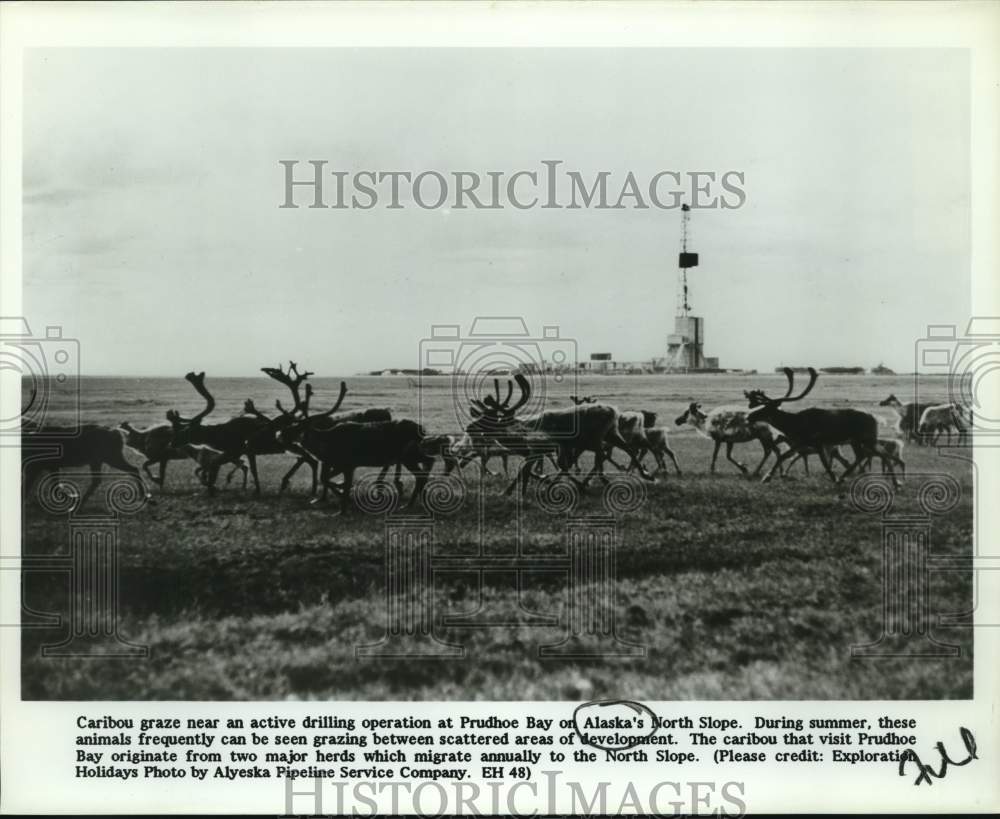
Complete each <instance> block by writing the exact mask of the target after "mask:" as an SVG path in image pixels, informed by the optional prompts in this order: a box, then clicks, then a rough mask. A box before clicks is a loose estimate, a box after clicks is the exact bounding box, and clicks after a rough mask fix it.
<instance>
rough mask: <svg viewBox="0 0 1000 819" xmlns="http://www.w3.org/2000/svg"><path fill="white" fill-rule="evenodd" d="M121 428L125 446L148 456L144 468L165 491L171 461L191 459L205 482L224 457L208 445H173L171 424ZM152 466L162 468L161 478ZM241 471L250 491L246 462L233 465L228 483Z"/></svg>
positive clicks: (127, 424) (124, 424) (196, 474)
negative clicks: (218, 461)
mask: <svg viewBox="0 0 1000 819" xmlns="http://www.w3.org/2000/svg"><path fill="white" fill-rule="evenodd" d="M118 429H120V430H121V431H122V432H123V433H124V435H125V446H127V447H128V448H129V449H134V450H135V451H136V452H138V453H140V454H142V455H145V456H146V462H145V463H144V464H143V465H142V469H143V471H144V472H145V473H146V474H147V475H149V479H150V480H151V481H152V482H153V483H155V484H156V485H157V486H159V487H161V488H162V487H163V483H164V481H165V479H166V475H167V462H168V461H185V460H187V459H189V458H190V459H191V460H193V461H194V462H195V463H196V464H197V466H196V467H195V476H196V477H197V478H198V479H199V480H200V481H201V482H202V483H204V482H205V476H206V475H207V474H208V467H209V466H211V465H213V464H214V462H215V460H216V459H218V458H219V456H221V455H222V453H221V452H219V450H217V449H212V448H211V447H208V446H204V445H198V444H185V445H183V446H180V447H174V446H171V443H172V442H173V437H174V430H173V427H172V426H171V425H170V424H156V425H155V426H151V427H147V428H146V429H136V428H135V427H134V426H132V425H131V424H130V423H129V422H128V421H122V422H121V423H120V424H119V425H118ZM150 464H159V465H160V474H159V476H156V475H154V474H153V473H152V472H151V471H150V469H149V466H150ZM239 470H242V471H243V488H244V489H246V485H247V465H246V463H245V462H243V461H242V459H241V460H239V461H238V462H236V463H234V464H233V468H232V469H231V470H230V472H229V475H228V476H227V477H226V484H227V485H228V484H229V482H230V481H232V479H233V475H235V474H236V472H237V471H239Z"/></svg>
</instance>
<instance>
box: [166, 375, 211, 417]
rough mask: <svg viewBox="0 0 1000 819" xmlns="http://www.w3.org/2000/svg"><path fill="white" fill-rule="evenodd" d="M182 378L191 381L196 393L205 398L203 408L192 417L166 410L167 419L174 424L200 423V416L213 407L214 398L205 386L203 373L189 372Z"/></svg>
mask: <svg viewBox="0 0 1000 819" xmlns="http://www.w3.org/2000/svg"><path fill="white" fill-rule="evenodd" d="M184 378H185V380H187V381H189V382H190V383H191V386H192V387H194V388H195V390H196V391H197V393H198V395H200V396H201V397H202V398H204V399H205V409H203V410H202V411H201V412H199V413H198V414H197V415H195V416H194V417H192V418H184V417H183V416H182V415H181V414H180V413H179V412H178V411H177V410H167V420H168V421H170V423H171V424H174V425H178V424H197V423H200V422H201V419H202V418H204V417H205V416H206V415H208V414H209V413H210V412H211V411H212V410H213V409H215V399H214V398H213V397H212V393H210V392H209V391H208V388H207V387H206V386H205V373H204V372H200V373H194V372H190V373H188V374H187V375H185V376H184Z"/></svg>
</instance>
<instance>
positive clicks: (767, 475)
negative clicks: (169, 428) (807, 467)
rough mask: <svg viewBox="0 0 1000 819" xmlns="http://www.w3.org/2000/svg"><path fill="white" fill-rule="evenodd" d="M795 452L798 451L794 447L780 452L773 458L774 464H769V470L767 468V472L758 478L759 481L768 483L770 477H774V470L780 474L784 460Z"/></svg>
mask: <svg viewBox="0 0 1000 819" xmlns="http://www.w3.org/2000/svg"><path fill="white" fill-rule="evenodd" d="M797 453H798V450H797V449H795V447H791V448H790V449H787V450H785V451H784V452H782V453H780V454H779V455H778V456H777V457H776V458H775V460H774V464H773V465H772V466H771V468H770V469H769V470H767V472H766V473H765V475H764V477H763V478H761V479H760V482H761V483H768V482H769V481H770V480H771V478H773V477H774V473H775V472H778V474H781V465H782V464H783V463H784V462H785V461H787V460H788V459H789V458H791V457H792V456H793V455H795V454H797Z"/></svg>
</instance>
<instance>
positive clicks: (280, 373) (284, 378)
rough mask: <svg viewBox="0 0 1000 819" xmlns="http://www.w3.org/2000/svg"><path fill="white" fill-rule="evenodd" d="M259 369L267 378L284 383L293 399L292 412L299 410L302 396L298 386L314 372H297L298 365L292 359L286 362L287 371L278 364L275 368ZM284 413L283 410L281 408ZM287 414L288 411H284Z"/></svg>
mask: <svg viewBox="0 0 1000 819" xmlns="http://www.w3.org/2000/svg"><path fill="white" fill-rule="evenodd" d="M260 371H261V372H262V373H264V374H265V375H266V376H267V377H268V378H273V379H274V380H275V381H277V382H278V383H279V384H284V385H285V386H286V387H288V390H289V391H290V392H291V393H292V398H293V399H294V401H295V406H294V407H292V413H295V412H299V411H301V409H302V398H301V397H300V396H299V386H300V385H301V384H302V382H303V381H305V380H306V379H307V378H309V376H310V375H314V373H312V372H310V371H308V370H307V371H306V372H303V373H300V372H299V367H298V365H297V364H296V363H295V362H294V361H289V362H288V371H287V372H286V371H285V370H283V369H282V368H281V365H280V364H279V365H278V366H277V368H274V367H261V368H260ZM278 409H281V407H278ZM281 411H282V412H283V413H284V412H285V410H283V409H281ZM286 414H288V413H286Z"/></svg>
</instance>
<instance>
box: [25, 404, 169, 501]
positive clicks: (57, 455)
mask: <svg viewBox="0 0 1000 819" xmlns="http://www.w3.org/2000/svg"><path fill="white" fill-rule="evenodd" d="M36 436H37V437H36ZM50 444H51V445H52V448H53V450H56V449H57V450H58V451H53V452H32V450H33V449H34V448H35V447H36V446H43V445H44V446H48V445H50ZM21 463H22V465H23V467H22V468H23V470H24V483H23V485H22V489H21V491H22V493H23V495H24V496H27V495H28V493H29V492H30V491H31V489H32V487H33V486H34V484H35V481H37V480H38V478H39V477H40V476H41V475H42V474H43V473H45V472H48V471H54V472H58V471H59V470H60V469H64V468H73V467H81V466H86V467H90V472H91V479H90V485H89V486H88V487H87V489H86V491H85V492H84V493H83V496H82V497H81V498H80V501H79V503H78V504H77V505H76V508H77V509H79V508H81V507H82V506H83V505H84V504H85V503H86V502H87V499H88V498H89V497H90V496H91V495H93V494H94V490H96V489H97V487H98V485H99V484H100V483H101V477H102V474H101V467H102V466H104V465H105V464H106V465H108V466H110V467H112V468H113V469H118V470H121V471H122V472H125V473H127V474H128V475H131V476H132V477H133V478H134V479H135V482H136V483H137V484H138V486H139V491H140V494H141V496H142V497H144V498H146V500H150V499H151V495H150V494H149V490H148V489H147V488H146V484H145V483H144V482H143V480H142V473H140V472H139V470H138V468H137V467H135V466H133V465H132V464H130V463H129V462H128V460H127V459H126V458H125V435H124V432H123V431H122V430H118V429H108V428H107V427H102V426H97V425H96V424H87V425H85V426H81V427H80V428H79V430H77V429H66V428H62V427H52V426H47V427H43V426H37V425H34V424H25V425H23V427H22V432H21Z"/></svg>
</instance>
